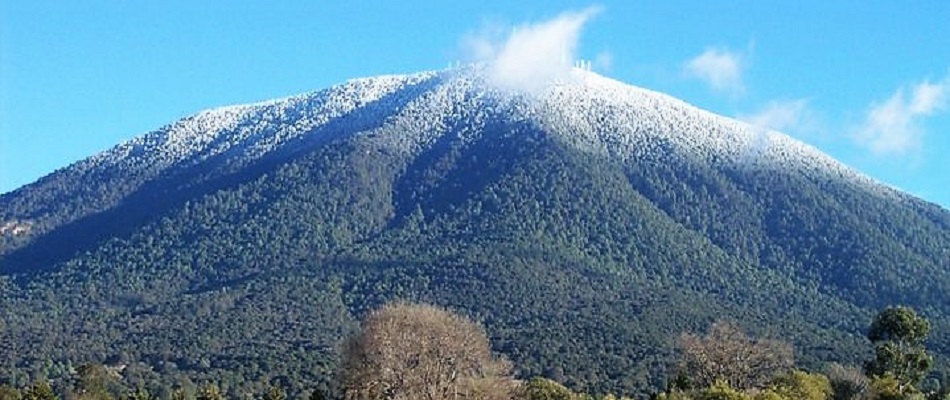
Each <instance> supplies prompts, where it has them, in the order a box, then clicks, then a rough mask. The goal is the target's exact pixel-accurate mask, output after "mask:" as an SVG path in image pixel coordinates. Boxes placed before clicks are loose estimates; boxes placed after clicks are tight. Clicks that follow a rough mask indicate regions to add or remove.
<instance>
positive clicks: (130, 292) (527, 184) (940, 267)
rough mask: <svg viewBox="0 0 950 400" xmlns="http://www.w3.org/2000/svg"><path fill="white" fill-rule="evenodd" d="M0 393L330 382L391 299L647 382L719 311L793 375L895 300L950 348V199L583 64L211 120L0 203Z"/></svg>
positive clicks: (523, 354) (585, 381) (423, 79)
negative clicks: (786, 362)
mask: <svg viewBox="0 0 950 400" xmlns="http://www.w3.org/2000/svg"><path fill="white" fill-rule="evenodd" d="M0 233H2V242H0V244H2V249H0V257H2V258H0V297H2V298H3V299H4V301H3V302H2V303H0V360H4V362H5V363H6V364H5V365H0V380H4V381H8V382H10V383H14V384H23V383H26V382H29V381H30V380H32V379H35V378H36V377H40V376H45V377H59V376H68V375H69V371H70V370H71V369H72V368H74V367H75V366H77V365H80V364H82V363H86V362H105V363H109V364H112V365H119V364H121V365H125V366H126V367H125V370H123V376H124V378H125V379H126V380H127V381H128V382H132V383H136V382H137V383H140V384H147V385H152V386H154V387H155V388H154V390H156V391H158V392H160V393H161V392H162V391H165V392H166V393H167V390H168V389H169V387H171V386H176V385H178V386H188V385H192V384H194V383H200V382H202V381H203V380H207V379H214V380H216V381H218V382H221V383H222V385H223V387H224V389H225V390H227V391H230V392H231V393H232V394H238V393H240V392H241V391H242V390H246V389H247V388H250V387H256V386H260V385H261V384H262V382H267V381H270V380H273V379H280V380H282V381H285V382H287V384H288V385H292V386H294V387H295V388H296V389H297V390H301V389H302V388H304V387H308V386H313V385H317V386H326V385H329V384H330V382H331V381H332V370H333V368H334V365H335V363H336V357H337V346H338V344H339V341H340V340H341V338H343V337H344V336H345V335H346V334H347V332H350V331H351V330H352V329H353V327H354V326H355V324H356V321H357V320H358V319H359V317H360V316H361V315H362V314H363V313H364V312H365V311H366V310H368V309H371V308H373V307H376V306H378V305H379V304H382V303H384V302H386V301H388V300H391V299H396V298H401V299H409V300H415V301H425V302H431V303H437V304H441V305H445V306H448V307H451V308H453V309H456V310H458V311H459V312H462V313H464V314H467V315H470V316H472V317H474V318H475V319H477V320H479V321H481V322H483V323H484V324H485V325H486V327H487V328H488V331H489V334H490V335H491V338H492V341H493V344H494V346H495V349H496V350H498V351H500V352H503V353H505V354H506V355H508V356H509V357H510V358H511V359H512V360H513V362H514V364H515V367H516V370H517V371H518V373H519V374H520V375H522V376H532V375H544V376H548V377H552V378H554V379H556V380H559V381H562V382H565V383H567V384H568V385H570V386H572V387H574V388H576V389H581V390H587V391H592V392H604V391H607V390H612V391H614V392H620V393H628V394H638V393H639V394H643V393H647V392H649V391H651V390H654V389H655V388H658V387H662V386H663V385H664V384H665V379H666V377H667V376H666V375H667V372H668V371H669V367H670V364H671V362H672V360H673V359H674V354H673V350H674V346H675V341H676V338H677V337H678V335H679V334H680V333H682V332H687V331H701V330H703V329H705V328H706V327H707V326H708V325H709V324H710V323H711V322H712V321H715V320H717V319H730V320H734V321H737V322H738V323H740V324H741V325H743V326H745V327H746V328H748V329H750V331H752V332H753V333H754V334H757V335H765V336H773V337H778V338H782V339H785V340H788V341H790V342H792V343H793V344H794V345H795V346H796V348H797V357H798V359H799V362H800V364H801V365H804V366H807V367H810V368H821V367H822V365H823V363H826V362H831V361H837V362H843V363H852V364H857V363H860V362H861V360H863V359H865V358H867V357H869V354H870V346H869V345H868V343H866V341H865V339H864V332H865V329H866V327H867V325H868V324H869V323H870V320H871V317H872V316H873V315H874V313H876V312H877V311H878V310H879V309H881V308H883V307H885V306H887V305H891V304H907V305H911V306H913V307H915V308H917V309H918V310H919V311H920V312H921V313H922V314H923V315H924V316H926V317H927V318H929V319H930V320H931V322H932V323H933V325H934V334H933V339H932V340H931V341H930V343H929V345H930V347H931V348H932V349H934V350H935V351H937V352H938V353H939V354H940V355H941V357H945V356H947V355H950V335H948V333H950V212H948V211H947V210H945V209H942V208H940V207H938V206H936V205H933V204H930V203H927V202H924V201H922V200H919V199H916V198H914V197H912V196H910V195H908V194H906V193H902V192H900V191H897V190H894V189H892V188H889V187H887V186H884V185H882V184H879V183H877V182H874V181H873V180H871V179H869V178H867V177H866V176H864V175H862V174H860V173H858V172H856V171H854V170H852V169H850V168H848V167H846V166H844V165H842V164H841V163H839V162H837V161H835V160H834V159H832V158H830V157H828V156H826V155H824V154H822V153H821V152H819V151H818V150H816V149H814V148H812V147H810V146H808V145H806V144H803V143H801V142H799V141H796V140H794V139H792V138H789V137H788V136H785V135H782V134H780V133H778V132H773V131H766V130H762V129H757V128H755V127H752V126H749V125H747V124H744V123H742V122H738V121H735V120H731V119H728V118H724V117H721V116H717V115H714V114H712V113H709V112H706V111H703V110H700V109H698V108H696V107H693V106H691V105H689V104H686V103H684V102H682V101H679V100H677V99H674V98H672V97H669V96H666V95H663V94H660V93H656V92H652V91H649V90H645V89H641V88H637V87H633V86H629V85H625V84H623V83H620V82H617V81H614V80H611V79H608V78H605V77H602V76H599V75H597V74H594V73H592V72H589V71H585V70H580V69H577V70H574V71H572V72H571V74H570V75H569V76H565V77H564V78H563V79H562V80H561V81H559V82H557V83H553V84H551V85H549V86H547V87H546V88H545V89H544V90H542V91H535V92H527V91H521V90H516V89H512V88H506V87H504V86H500V85H498V84H496V83H495V81H494V80H493V77H492V74H491V71H490V70H488V69H486V68H484V67H480V66H469V67H462V68H458V69H451V70H444V71H437V72H425V73H419V74H414V75H402V76H382V77H373V78H365V79H356V80H352V81H349V82H346V83H344V84H341V85H338V86H335V87H331V88H329V89H325V90H321V91H317V92H312V93H308V94H304V95H300V96H295V97H290V98H286V99H281V100H275V101H269V102H264V103H258V104H252V105H242V106H232V107H224V108H219V109H214V110H209V111H204V112H201V113H199V114H197V115H194V116H192V117H189V118H185V119H183V120H181V121H177V122H175V123H172V124H170V125H168V126H165V127H163V128H161V129H158V130H157V131H154V132H152V133H149V134H146V135H144V136H141V137H138V138H135V139H132V140H130V141H128V142H125V143H122V144H120V145H118V146H116V147H114V148H113V149H111V150H109V151H106V152H104V153H101V154H98V155H95V156H93V157H90V158H88V159H86V160H83V161H80V162H78V163H76V164H73V165H71V166H69V167H66V168H64V169H61V170H59V171H56V172H54V173H53V174H50V175H48V176H46V177H44V178H42V179H40V180H39V181H37V182H35V183H33V184H30V185H27V186H25V187H22V188H20V189H18V190H16V191H14V192H11V193H7V194H4V195H2V196H0Z"/></svg>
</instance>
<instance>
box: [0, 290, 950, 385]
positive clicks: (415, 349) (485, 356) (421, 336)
mask: <svg viewBox="0 0 950 400" xmlns="http://www.w3.org/2000/svg"><path fill="white" fill-rule="evenodd" d="M929 333H930V323H929V321H928V320H927V319H925V318H923V317H922V316H920V315H918V314H917V313H916V312H915V311H914V310H913V309H911V308H909V307H902V306H898V307H888V308H886V309H884V310H883V311H881V312H880V313H879V314H878V315H877V316H876V317H875V318H874V320H873V321H872V323H871V325H870V328H869V330H868V335H867V337H868V339H869V340H870V341H871V343H872V344H873V346H874V357H873V358H872V359H870V360H868V361H867V362H866V363H865V364H864V365H863V367H862V368H858V367H854V366H842V365H840V364H831V365H830V366H829V367H828V368H827V370H826V371H824V372H823V373H822V372H815V371H805V370H801V369H797V368H796V367H795V362H794V354H793V349H792V346H791V345H789V344H788V343H786V342H784V341H782V340H777V339H762V338H755V337H752V336H750V335H748V334H746V333H745V332H744V331H743V330H742V329H740V328H739V327H737V326H736V325H734V324H732V323H729V322H724V321H720V322H716V323H714V324H713V325H712V326H711V327H710V328H709V330H708V332H707V333H705V334H703V335H700V334H695V333H684V334H683V335H681V336H680V338H679V341H678V349H679V361H678V362H677V364H676V365H675V367H674V368H675V371H674V374H672V376H673V377H672V378H671V379H670V380H669V382H668V384H667V387H666V389H665V390H663V391H662V392H660V393H654V394H653V395H652V396H651V398H652V399H654V400H950V387H948V385H947V382H940V384H938V385H936V386H932V387H924V385H922V382H923V381H924V379H925V378H926V377H927V376H928V373H930V372H931V370H932V368H933V363H934V362H933V358H932V357H931V356H930V355H929V354H928V353H927V350H926V348H925V345H924V343H925V341H926V339H927V337H928V335H929ZM342 358H343V360H342V361H341V363H340V367H339V369H338V371H337V374H336V375H337V376H335V377H334V382H335V384H336V386H335V387H333V388H330V389H329V390H325V389H314V390H312V391H310V392H309V393H299V394H297V396H296V397H298V398H307V399H308V400H328V399H340V400H379V399H386V400H450V399H453V400H457V399H480V400H595V399H603V400H608V399H624V398H625V397H617V396H616V395H613V394H609V393H608V394H596V395H594V394H587V393H577V392H574V391H572V390H570V389H568V388H567V387H565V386H564V385H562V384H561V383H559V382H556V381H554V380H551V379H548V378H543V377H533V378H530V379H527V380H519V379H517V378H516V377H515V375H514V374H513V372H512V371H513V369H512V364H511V362H510V361H508V360H507V359H506V358H505V357H504V356H502V355H500V354H497V353H495V352H493V351H492V349H491V343H490V341H489V339H488V335H487V333H486V331H485V329H484V327H482V326H481V325H480V324H478V323H476V322H474V321H472V320H471V319H469V318H466V317H464V316H462V315H459V314H456V313H453V312H451V311H449V310H447V309H445V308H441V307H438V306H433V305H428V304H413V303H408V302H402V301H398V302H392V303H388V304H386V305H384V306H382V307H380V308H378V309H376V310H373V311H371V312H369V313H368V314H367V315H366V317H365V318H364V320H363V323H362V325H361V327H360V329H359V331H358V332H357V333H355V334H354V335H353V336H352V337H350V338H348V339H347V340H346V342H345V343H344V345H343V351H342ZM120 378H121V369H119V368H116V367H109V366H105V365H101V364H87V365H84V366H82V367H80V368H79V369H78V370H77V371H76V373H75V379H74V382H71V384H70V385H69V387H68V388H67V389H66V390H60V391H56V390H54V388H53V385H52V384H53V382H49V381H39V382H36V383H34V384H33V385H31V386H29V387H24V388H13V387H10V386H6V385H3V386H0V400H59V399H65V400H153V399H161V398H169V399H171V400H191V399H193V400H221V399H224V398H228V397H233V396H226V395H225V394H223V393H222V392H221V390H220V389H219V388H218V386H217V385H216V384H214V383H213V382H208V383H206V384H205V385H203V386H201V387H200V388H198V389H197V390H195V391H193V392H189V391H187V390H184V389H182V388H178V389H176V390H174V391H172V392H171V393H168V394H166V395H159V394H153V393H149V392H148V391H147V390H146V389H144V388H142V387H137V388H132V389H129V388H127V387H125V386H123V385H122V384H121V382H120ZM242 397H243V398H254V399H262V400H285V399H286V398H288V394H287V393H286V391H285V389H284V388H283V387H282V385H281V384H280V382H276V381H275V382H271V383H270V384H269V385H267V386H266V387H265V389H264V390H263V391H262V392H260V393H246V394H243V396H242Z"/></svg>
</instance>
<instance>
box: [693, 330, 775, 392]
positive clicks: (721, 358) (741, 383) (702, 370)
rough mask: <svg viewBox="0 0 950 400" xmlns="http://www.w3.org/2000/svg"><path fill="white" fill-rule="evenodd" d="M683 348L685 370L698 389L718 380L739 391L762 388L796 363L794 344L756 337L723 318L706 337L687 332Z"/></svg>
mask: <svg viewBox="0 0 950 400" xmlns="http://www.w3.org/2000/svg"><path fill="white" fill-rule="evenodd" d="M679 347H680V351H681V352H682V357H683V359H682V364H681V365H680V368H682V371H681V372H682V373H684V374H685V375H686V376H688V377H689V379H690V380H691V383H692V385H693V387H696V388H704V387H709V386H711V385H713V384H714V383H716V382H724V383H726V384H728V385H729V386H731V387H733V388H736V389H739V390H746V389H751V388H757V387H762V386H764V385H765V384H766V383H768V381H769V380H771V379H772V378H773V377H775V376H776V375H778V374H780V373H783V372H786V371H788V370H790V369H791V368H792V366H793V365H794V359H793V356H792V346H791V345H789V344H788V343H785V342H783V341H780V340H769V339H756V338H753V337H750V336H749V335H747V334H746V333H745V332H743V331H742V330H741V329H739V328H738V327H737V326H735V325H733V324H731V323H727V322H722V321H720V322H716V323H714V324H713V325H712V327H710V328H709V333H708V334H707V335H706V336H703V337H700V336H698V335H695V334H690V333H688V334H684V335H683V336H681V337H680V342H679Z"/></svg>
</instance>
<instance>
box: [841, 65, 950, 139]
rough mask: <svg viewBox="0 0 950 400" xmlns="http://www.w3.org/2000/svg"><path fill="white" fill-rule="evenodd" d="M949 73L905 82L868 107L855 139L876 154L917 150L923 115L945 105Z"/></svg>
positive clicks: (939, 109) (935, 111)
mask: <svg viewBox="0 0 950 400" xmlns="http://www.w3.org/2000/svg"><path fill="white" fill-rule="evenodd" d="M948 97H950V76H947V77H945V78H944V79H943V80H942V81H940V82H937V83H931V82H929V81H924V82H922V83H919V84H916V85H912V86H910V87H908V86H905V87H902V88H900V89H898V90H897V91H896V92H895V93H894V94H893V95H891V97H890V98H889V99H888V100H887V101H885V102H883V103H879V104H874V105H872V106H871V108H870V110H868V113H867V116H866V118H865V121H864V125H863V126H862V128H861V129H860V130H859V131H858V133H857V134H856V135H855V140H857V142H858V143H859V144H861V145H862V146H864V147H866V148H868V149H869V150H871V152H873V153H875V154H878V155H900V154H906V153H909V152H913V151H916V150H919V149H920V148H921V146H922V144H923V137H924V129H923V128H922V127H921V123H922V122H923V119H925V118H926V117H929V116H931V115H933V114H936V113H937V112H939V111H941V110H943V109H945V108H946V107H947V100H948Z"/></svg>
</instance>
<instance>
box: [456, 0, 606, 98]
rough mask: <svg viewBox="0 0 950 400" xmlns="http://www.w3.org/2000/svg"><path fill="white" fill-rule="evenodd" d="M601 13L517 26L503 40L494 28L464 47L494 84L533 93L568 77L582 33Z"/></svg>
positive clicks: (580, 13)
mask: <svg viewBox="0 0 950 400" xmlns="http://www.w3.org/2000/svg"><path fill="white" fill-rule="evenodd" d="M600 11H601V9H600V8H599V7H590V8H587V9H584V10H581V11H572V12H565V13H562V14H560V15H558V16H557V17H555V18H554V19H551V20H548V21H544V22H540V23H535V24H526V25H521V26H517V27H515V28H513V29H512V30H511V32H510V34H508V35H507V36H505V37H504V38H503V39H502V40H498V37H499V36H501V35H498V31H499V29H498V28H497V27H496V28H495V29H489V30H486V31H485V32H483V33H481V34H479V35H475V36H470V37H469V38H467V40H466V41H465V45H466V47H467V48H468V53H469V55H470V56H471V57H472V58H474V59H475V61H478V62H482V63H485V64H486V65H487V68H488V72H489V78H490V79H491V80H492V82H493V83H494V84H496V85H498V86H499V87H502V88H506V89H513V90H523V91H528V92H535V91H538V90H541V89H543V88H545V87H547V86H548V85H549V84H550V83H551V82H554V81H557V80H560V79H565V78H567V77H568V76H569V75H570V71H571V66H572V65H573V62H574V59H575V53H576V51H577V44H578V39H579V37H580V33H581V30H582V29H583V27H584V25H585V24H586V23H587V22H588V21H589V20H590V19H591V18H593V17H594V16H595V15H597V14H598V13H600Z"/></svg>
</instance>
